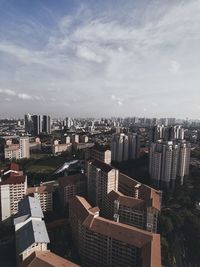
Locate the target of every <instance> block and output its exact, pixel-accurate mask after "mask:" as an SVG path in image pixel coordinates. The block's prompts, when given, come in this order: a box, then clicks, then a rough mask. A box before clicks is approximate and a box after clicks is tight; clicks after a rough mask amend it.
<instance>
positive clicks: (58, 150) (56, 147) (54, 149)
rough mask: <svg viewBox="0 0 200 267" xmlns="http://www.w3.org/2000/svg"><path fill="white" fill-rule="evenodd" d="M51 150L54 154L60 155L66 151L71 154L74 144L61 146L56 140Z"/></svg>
mask: <svg viewBox="0 0 200 267" xmlns="http://www.w3.org/2000/svg"><path fill="white" fill-rule="evenodd" d="M51 148H52V153H53V154H60V153H62V152H65V151H69V152H70V151H71V149H72V144H71V143H65V144H61V143H60V141H59V140H55V141H54V143H53V145H52V147H51Z"/></svg>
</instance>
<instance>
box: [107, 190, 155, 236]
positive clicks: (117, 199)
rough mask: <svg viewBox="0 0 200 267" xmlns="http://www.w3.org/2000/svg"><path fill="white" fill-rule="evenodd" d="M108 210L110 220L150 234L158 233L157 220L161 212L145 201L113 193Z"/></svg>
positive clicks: (117, 192) (110, 196) (116, 192)
mask: <svg viewBox="0 0 200 267" xmlns="http://www.w3.org/2000/svg"><path fill="white" fill-rule="evenodd" d="M106 210H107V216H108V218H109V219H114V220H115V221H116V222H121V223H124V224H128V225H132V226H135V227H138V228H140V229H144V230H147V231H149V232H155V233H156V232H157V220H158V213H159V211H160V210H159V209H157V207H153V206H152V205H151V203H149V202H146V201H145V200H142V199H139V198H133V197H129V196H125V195H123V194H122V193H120V192H119V191H111V192H110V193H109V194H108V206H107V209H106Z"/></svg>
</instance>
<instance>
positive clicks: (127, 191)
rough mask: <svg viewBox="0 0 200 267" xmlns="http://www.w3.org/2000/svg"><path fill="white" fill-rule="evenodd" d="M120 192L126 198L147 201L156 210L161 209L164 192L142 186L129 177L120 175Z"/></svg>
mask: <svg viewBox="0 0 200 267" xmlns="http://www.w3.org/2000/svg"><path fill="white" fill-rule="evenodd" d="M118 188H119V189H118V190H119V192H121V193H122V194H124V195H126V196H130V197H133V198H137V199H142V200H145V201H146V202H149V203H151V205H152V206H154V207H156V209H158V210H160V209H161V201H162V192H161V191H159V190H156V189H154V188H152V187H150V186H148V185H145V184H142V183H140V182H138V181H137V180H135V179H133V178H131V177H129V176H128V175H126V174H124V173H122V172H120V173H119V187H118Z"/></svg>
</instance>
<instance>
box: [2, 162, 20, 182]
mask: <svg viewBox="0 0 200 267" xmlns="http://www.w3.org/2000/svg"><path fill="white" fill-rule="evenodd" d="M20 175H23V171H20V170H19V165H18V164H16V163H14V162H12V163H10V164H8V165H7V166H5V167H2V168H0V179H1V181H3V180H5V179H6V178H8V177H9V176H20Z"/></svg>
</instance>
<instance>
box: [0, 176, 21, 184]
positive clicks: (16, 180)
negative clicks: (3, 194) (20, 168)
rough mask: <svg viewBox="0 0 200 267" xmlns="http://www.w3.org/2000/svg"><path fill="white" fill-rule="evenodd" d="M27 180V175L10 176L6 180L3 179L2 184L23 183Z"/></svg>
mask: <svg viewBox="0 0 200 267" xmlns="http://www.w3.org/2000/svg"><path fill="white" fill-rule="evenodd" d="M25 181H26V176H25V175H20V176H9V177H8V178H7V179H6V180H5V181H2V182H1V183H0V185H7V184H8V185H9V184H22V183H25Z"/></svg>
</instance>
